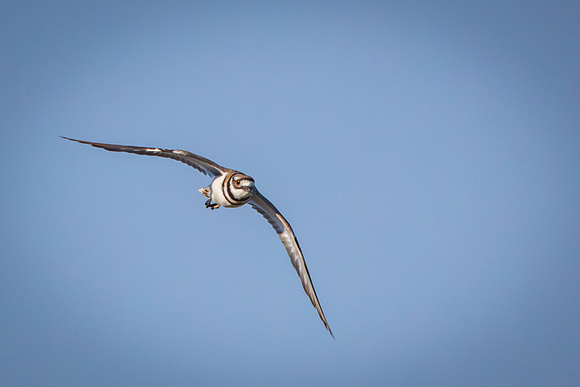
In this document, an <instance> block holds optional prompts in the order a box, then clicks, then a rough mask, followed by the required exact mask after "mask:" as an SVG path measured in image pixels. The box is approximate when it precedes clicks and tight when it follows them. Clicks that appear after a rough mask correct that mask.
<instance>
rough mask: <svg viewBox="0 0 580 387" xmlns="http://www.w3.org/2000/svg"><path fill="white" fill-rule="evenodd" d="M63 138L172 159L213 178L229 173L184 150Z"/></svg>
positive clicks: (121, 150) (113, 150)
mask: <svg viewBox="0 0 580 387" xmlns="http://www.w3.org/2000/svg"><path fill="white" fill-rule="evenodd" d="M61 137H62V138H64V139H66V140H70V141H76V142H80V143H81V144H88V145H92V146H94V147H97V148H102V149H106V150H108V151H112V152H127V153H136V154H138V155H147V156H159V157H167V158H170V159H174V160H177V161H181V162H182V163H185V164H187V165H189V166H192V167H193V168H195V169H197V170H198V171H200V172H201V173H203V174H205V175H210V176H212V177H215V176H219V175H222V174H224V173H227V171H229V169H227V168H224V167H222V166H221V165H218V164H216V163H214V162H213V161H211V160H209V159H206V158H205V157H202V156H198V155H196V154H194V153H191V152H188V151H184V150H178V149H161V148H146V147H142V146H131V145H115V144H102V143H99V142H90V141H82V140H75V139H74V138H68V137H63V136H61Z"/></svg>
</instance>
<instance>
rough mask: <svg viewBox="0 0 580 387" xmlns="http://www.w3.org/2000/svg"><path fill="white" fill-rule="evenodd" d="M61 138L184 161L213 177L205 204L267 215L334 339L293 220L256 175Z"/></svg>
mask: <svg viewBox="0 0 580 387" xmlns="http://www.w3.org/2000/svg"><path fill="white" fill-rule="evenodd" d="M61 137H62V138H64V139H66V140H70V141H76V142H79V143H81V144H88V145H92V146H94V147H97V148H102V149H105V150H108V151H112V152H127V153H135V154H138V155H147V156H159V157H166V158H170V159H173V160H177V161H181V162H182V163H185V164H187V165H189V166H191V167H193V168H195V169H197V170H198V171H200V172H201V173H203V174H204V175H209V176H211V177H213V180H212V182H211V184H210V185H208V186H207V187H204V188H200V189H199V192H201V193H202V194H203V196H205V197H206V198H207V200H206V202H205V207H206V208H210V209H212V210H215V209H217V208H219V207H240V206H243V205H244V204H246V203H247V204H249V205H250V206H252V207H253V208H254V209H255V210H256V211H258V212H259V213H260V214H261V215H262V216H263V217H264V218H266V220H267V221H268V222H269V223H270V224H271V225H272V227H274V230H276V233H277V234H278V236H279V237H280V240H281V241H282V244H284V247H286V251H287V252H288V255H289V256H290V261H291V262H292V265H293V266H294V269H296V272H297V273H298V276H299V277H300V280H301V281H302V287H303V288H304V291H305V292H306V294H307V295H308V297H309V298H310V301H311V302H312V305H313V306H314V307H315V308H316V310H317V311H318V315H319V316H320V319H321V320H322V322H323V323H324V326H325V327H326V329H327V330H328V332H329V333H330V335H331V336H332V338H334V335H333V334H332V330H331V329H330V326H329V325H328V322H327V321H326V317H325V316H324V312H323V311H322V307H321V306H320V302H319V301H318V297H317V295H316V291H315V290H314V286H313V285H312V279H311V278H310V273H309V272H308V267H306V261H305V260H304V256H303V254H302V250H301V249H300V245H299V244H298V240H297V239H296V235H295V234H294V231H293V230H292V227H290V223H288V221H287V220H286V219H285V218H284V216H282V214H281V213H280V211H278V209H277V208H276V207H275V206H274V205H273V204H272V203H271V202H270V201H269V200H268V199H266V197H265V196H263V195H262V194H261V193H260V192H259V191H258V189H257V188H256V185H255V182H254V179H253V178H252V177H250V176H248V175H246V174H244V173H242V172H239V171H236V170H233V169H229V168H224V167H222V166H221V165H218V164H216V163H214V162H213V161H211V160H209V159H206V158H205V157H202V156H199V155H196V154H194V153H191V152H188V151H184V150H178V149H162V148H146V147H140V146H131V145H115V144H102V143H98V142H90V141H82V140H75V139H73V138H68V137H63V136H61Z"/></svg>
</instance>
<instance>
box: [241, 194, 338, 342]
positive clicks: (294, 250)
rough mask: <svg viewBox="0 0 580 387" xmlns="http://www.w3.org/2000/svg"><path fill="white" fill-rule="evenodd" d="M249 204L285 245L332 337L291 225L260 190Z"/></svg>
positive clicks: (306, 290) (303, 284) (307, 292)
mask: <svg viewBox="0 0 580 387" xmlns="http://www.w3.org/2000/svg"><path fill="white" fill-rule="evenodd" d="M249 204H250V205H251V206H252V207H253V208H254V209H255V210H256V211H258V212H259V213H260V214H262V216H263V217H264V218H266V220H267V221H268V223H270V224H271V225H272V227H274V230H276V233H278V236H279V237H280V240H281V241H282V243H283V244H284V247H286V251H287V252H288V256H289V257H290V261H291V262H292V266H294V269H296V272H297V273H298V276H299V277H300V280H301V281H302V287H303V288H304V291H305V292H306V294H307V295H308V297H309V298H310V301H311V302H312V305H313V306H314V307H315V308H316V310H317V311H318V315H319V316H320V319H321V320H322V322H323V323H324V326H325V327H326V329H327V330H328V332H329V333H330V335H331V336H332V338H334V335H333V334H332V330H330V326H329V325H328V322H327V321H326V317H325V316H324V312H323V311H322V307H321V306H320V302H319V301H318V296H317V295H316V291H315V290H314V285H313V284H312V279H311V278H310V273H309V272H308V267H307V266H306V261H305V260H304V256H303V255H302V250H301V249H300V245H299V244H298V240H297V239H296V235H295V234H294V231H293V230H292V227H291V226H290V224H289V223H288V221H287V220H286V219H285V218H284V216H282V214H281V213H280V211H278V209H277V208H276V207H275V206H274V205H273V204H272V203H271V202H270V201H269V200H268V199H266V198H265V197H264V196H263V195H262V194H260V192H256V194H255V195H254V196H253V197H252V199H250V201H249Z"/></svg>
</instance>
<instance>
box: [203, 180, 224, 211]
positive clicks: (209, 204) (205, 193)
mask: <svg viewBox="0 0 580 387" xmlns="http://www.w3.org/2000/svg"><path fill="white" fill-rule="evenodd" d="M198 191H199V192H201V193H202V195H203V196H205V197H206V198H207V200H206V201H205V208H211V209H212V210H215V209H216V208H219V206H220V205H219V204H217V203H212V202H211V185H208V186H207V187H204V188H200V189H198Z"/></svg>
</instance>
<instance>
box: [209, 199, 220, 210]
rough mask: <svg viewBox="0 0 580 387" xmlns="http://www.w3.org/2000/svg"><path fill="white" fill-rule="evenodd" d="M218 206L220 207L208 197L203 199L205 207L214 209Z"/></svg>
mask: <svg viewBox="0 0 580 387" xmlns="http://www.w3.org/2000/svg"><path fill="white" fill-rule="evenodd" d="M219 207H220V205H219V204H217V203H212V202H211V199H208V200H206V201H205V208H209V209H212V210H215V209H216V208H219Z"/></svg>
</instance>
